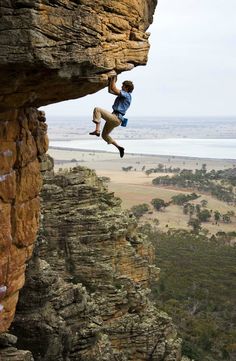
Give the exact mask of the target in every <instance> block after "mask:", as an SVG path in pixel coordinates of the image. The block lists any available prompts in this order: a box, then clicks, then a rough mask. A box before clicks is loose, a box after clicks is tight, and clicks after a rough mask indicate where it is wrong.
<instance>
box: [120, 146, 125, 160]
mask: <svg viewBox="0 0 236 361" xmlns="http://www.w3.org/2000/svg"><path fill="white" fill-rule="evenodd" d="M119 152H120V157H121V158H123V157H124V154H125V148H123V147H119Z"/></svg>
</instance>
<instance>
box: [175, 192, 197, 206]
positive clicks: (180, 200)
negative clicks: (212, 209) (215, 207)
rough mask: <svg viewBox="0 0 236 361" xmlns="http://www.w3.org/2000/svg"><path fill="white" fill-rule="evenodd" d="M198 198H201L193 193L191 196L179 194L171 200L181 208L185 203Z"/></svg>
mask: <svg viewBox="0 0 236 361" xmlns="http://www.w3.org/2000/svg"><path fill="white" fill-rule="evenodd" d="M198 197H200V196H199V195H197V194H196V193H191V194H183V193H180V194H177V195H176V196H173V197H171V199H172V203H173V204H177V205H179V206H180V205H183V204H184V203H187V202H189V201H192V200H194V199H197V198H198Z"/></svg>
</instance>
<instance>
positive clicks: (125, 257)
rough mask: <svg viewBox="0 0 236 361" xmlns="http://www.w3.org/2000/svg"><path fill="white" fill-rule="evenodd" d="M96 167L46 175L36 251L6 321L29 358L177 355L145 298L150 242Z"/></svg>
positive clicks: (165, 322)
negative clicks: (10, 320) (14, 312)
mask: <svg viewBox="0 0 236 361" xmlns="http://www.w3.org/2000/svg"><path fill="white" fill-rule="evenodd" d="M135 228H136V221H135V220H134V218H133V217H132V216H130V215H129V214H127V213H125V212H123V211H122V210H121V207H120V200H119V199H117V198H115V197H114V195H113V194H111V193H109V192H108V191H107V190H106V189H105V188H104V186H103V184H102V183H101V181H100V180H99V179H98V178H97V177H96V175H95V173H94V172H93V171H91V170H89V169H85V168H82V167H77V168H74V169H73V170H72V171H71V172H70V173H68V174H58V175H56V176H55V177H53V176H52V177H47V178H46V179H45V184H44V186H43V190H42V220H41V230H40V234H39V237H38V245H37V247H36V250H35V256H34V257H33V259H32V261H31V262H30V264H29V267H28V271H27V277H26V279H27V281H26V286H25V288H24V289H23V292H22V295H21V297H20V302H19V305H18V312H17V315H16V319H15V322H14V324H13V330H14V333H15V334H16V335H17V336H18V345H19V347H21V348H24V349H25V348H26V349H29V350H31V351H32V353H33V354H34V358H35V360H41V361H43V360H45V361H46V360H58V361H60V360H81V361H85V360H86V361H93V360H94V361H95V360H96V361H99V360H101V361H102V360H104V361H105V360H107V361H108V360H109V361H112V360H114V361H115V360H122V361H125V360H130V361H144V360H153V361H160V360H163V361H167V360H168V361H171V360H173V361H174V360H175V361H178V360H180V359H181V356H180V341H179V340H178V338H177V336H176V332H175V329H174V327H173V325H172V324H171V320H170V319H169V318H168V316H167V315H165V314H164V313H162V312H160V311H158V310H157V309H155V307H154V306H153V305H152V304H151V303H150V301H149V299H148V294H149V288H148V286H149V284H150V280H151V279H152V277H154V278H155V279H157V277H158V272H159V270H158V269H156V268H155V267H154V266H152V263H153V248H152V246H151V244H149V242H148V241H147V240H145V239H143V238H142V236H141V235H138V234H137V233H136V230H135Z"/></svg>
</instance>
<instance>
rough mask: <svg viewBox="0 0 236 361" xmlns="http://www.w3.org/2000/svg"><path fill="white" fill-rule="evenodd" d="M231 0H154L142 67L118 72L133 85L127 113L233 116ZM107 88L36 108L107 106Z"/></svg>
mask: <svg viewBox="0 0 236 361" xmlns="http://www.w3.org/2000/svg"><path fill="white" fill-rule="evenodd" d="M235 16H236V0H214V1H213V0H181V1H177V0H159V3H158V6H157V9H156V12H155V15H154V22H153V24H152V25H151V26H150V28H149V29H148V31H150V32H151V36H150V38H149V41H150V44H151V48H150V52H149V60H148V64H147V65H146V66H139V67H136V68H135V69H133V70H132V71H130V72H124V73H122V74H120V75H119V77H118V81H117V86H118V87H121V84H122V81H124V80H126V79H128V80H132V81H133V82H134V85H135V90H134V92H133V100H132V105H131V107H130V109H129V110H128V112H127V116H236V99H235V93H236V89H235V88H236V21H235ZM113 101H114V96H112V95H111V94H108V92H107V89H103V90H101V91H100V92H98V93H96V94H93V95H89V96H86V97H84V98H80V99H76V100H70V101H66V102H61V103H57V104H52V105H49V106H47V107H42V108H41V109H42V110H45V111H46V115H47V118H48V117H50V116H57V115H58V116H59V115H60V116H78V117H81V116H82V115H85V116H89V115H90V114H92V111H93V108H94V107H95V106H99V107H102V108H105V109H107V110H110V109H111V106H112V104H113Z"/></svg>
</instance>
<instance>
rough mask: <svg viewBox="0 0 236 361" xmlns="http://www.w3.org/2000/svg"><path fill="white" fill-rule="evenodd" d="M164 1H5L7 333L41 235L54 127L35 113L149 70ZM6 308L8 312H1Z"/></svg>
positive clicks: (1, 236)
mask: <svg viewBox="0 0 236 361" xmlns="http://www.w3.org/2000/svg"><path fill="white" fill-rule="evenodd" d="M155 6H156V0H138V1H137V0H122V1H115V0H93V1H91V0H35V1H32V0H4V1H1V2H0V48H1V52H0V76H1V82H0V213H1V217H0V252H1V253H0V286H1V285H6V286H7V293H6V294H4V295H0V299H1V301H0V302H1V304H2V305H3V307H4V311H3V312H1V310H0V332H2V331H5V330H7V328H8V327H9V325H10V323H11V321H12V319H13V317H14V312H15V305H16V303H17V299H18V290H19V289H20V288H21V287H22V285H23V283H24V269H25V262H26V260H27V259H29V258H30V256H31V253H32V249H33V242H34V238H35V235H36V232H37V228H38V216H39V199H38V193H39V190H40V187H41V177H40V164H39V163H40V162H42V160H43V154H44V153H45V151H46V150H47V137H46V126H45V124H44V123H43V122H42V121H41V120H42V119H41V118H42V115H41V114H40V113H37V110H36V109H34V108H32V107H35V106H41V105H45V104H50V103H54V102H59V101H61V100H65V99H72V98H78V97H82V96H85V95H87V94H90V93H93V92H96V91H98V90H100V89H101V88H103V87H105V86H106V85H107V81H108V76H109V74H110V72H111V71H114V70H115V71H116V72H117V73H120V72H122V71H124V70H130V69H132V68H133V66H136V65H144V64H145V63H146V61H147V53H148V49H149V44H148V34H147V33H146V29H147V27H148V26H149V24H150V23H151V21H152V16H153V12H154V8H155ZM1 307H2V306H1Z"/></svg>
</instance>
